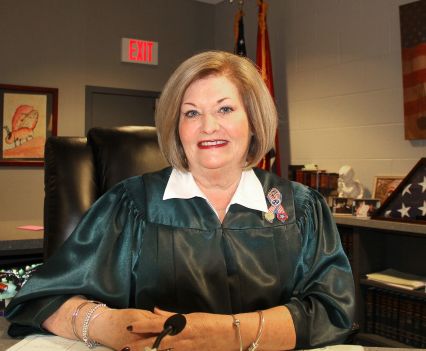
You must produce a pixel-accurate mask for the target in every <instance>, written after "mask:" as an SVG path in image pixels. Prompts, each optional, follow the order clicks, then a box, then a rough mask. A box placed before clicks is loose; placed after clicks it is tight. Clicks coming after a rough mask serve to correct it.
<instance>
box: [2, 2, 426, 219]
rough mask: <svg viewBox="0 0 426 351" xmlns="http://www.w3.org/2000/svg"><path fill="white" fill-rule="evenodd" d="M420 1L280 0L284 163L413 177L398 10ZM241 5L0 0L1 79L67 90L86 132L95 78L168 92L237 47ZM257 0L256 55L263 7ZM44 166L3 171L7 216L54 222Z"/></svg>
mask: <svg viewBox="0 0 426 351" xmlns="http://www.w3.org/2000/svg"><path fill="white" fill-rule="evenodd" d="M407 2H410V0H316V1H313V0H269V3H270V10H269V17H268V26H269V32H270V40H271V51H272V61H273V70H274V80H275V93H276V100H277V105H278V109H279V112H280V118H281V125H280V140H281V155H282V158H283V160H282V164H283V165H284V166H285V165H286V164H288V163H291V164H304V163H316V164H318V165H319V167H320V168H322V169H327V170H328V171H337V170H338V169H339V168H340V166H342V165H344V164H351V165H352V166H354V168H355V171H356V175H357V177H358V178H359V179H360V180H361V181H362V182H363V183H364V184H365V186H366V187H367V188H368V189H369V190H371V188H372V182H373V179H374V176H375V175H403V174H406V173H407V172H408V171H409V170H410V169H411V167H413V166H414V164H415V163H416V162H417V160H418V159H419V158H420V157H424V156H425V155H426V141H424V140H423V141H414V142H410V141H406V140H404V126H403V111H402V81H401V59H400V40H399V19H398V6H399V5H400V4H402V3H407ZM236 3H237V2H236V1H234V4H233V5H230V4H229V1H224V2H223V3H221V4H219V5H216V6H212V5H206V4H201V3H197V2H194V1H191V0H156V1H152V0H123V1H114V0H107V1H105V0H90V1H88V0H74V1H67V0H37V1H30V0H0V48H1V55H0V77H1V78H0V83H4V84H20V85H36V86H45V87H57V88H58V89H59V134H60V135H82V134H83V131H84V86H85V85H98V86H106V87H117V88H126V89H141V90H154V91H155V90H157V91H159V90H161V88H162V86H163V84H164V82H165V80H166V79H167V77H168V76H169V74H170V73H171V71H172V70H173V68H174V67H175V66H176V65H177V64H178V63H179V62H180V61H181V60H182V59H183V58H185V57H187V56H190V55H191V54H192V53H193V52H196V51H200V50H202V49H205V48H211V47H215V48H218V49H225V50H231V51H232V42H233V33H232V26H233V16H234V13H235V10H236ZM255 4H256V1H255V0H246V1H245V13H246V18H245V25H246V32H245V33H246V41H247V49H248V55H249V57H251V58H253V59H254V58H255V45H256V39H255V38H256V33H257V17H256V16H257V8H256V5H255ZM124 36H128V37H129V36H130V37H138V38H144V39H151V40H156V41H159V42H160V65H159V67H149V66H134V65H130V64H122V63H120V62H119V40H120V38H121V37H124ZM42 205H43V170H42V169H40V168H37V169H29V168H6V167H0V222H1V221H9V220H17V221H20V220H22V221H23V222H25V223H24V224H26V222H30V221H32V220H40V219H41V218H42V213H43V209H42Z"/></svg>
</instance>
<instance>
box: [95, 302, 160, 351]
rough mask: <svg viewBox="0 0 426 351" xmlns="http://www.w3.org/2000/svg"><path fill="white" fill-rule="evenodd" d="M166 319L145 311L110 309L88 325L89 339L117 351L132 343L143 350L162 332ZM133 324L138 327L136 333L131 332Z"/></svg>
mask: <svg viewBox="0 0 426 351" xmlns="http://www.w3.org/2000/svg"><path fill="white" fill-rule="evenodd" d="M166 319H167V317H164V316H161V315H156V314H154V313H152V312H149V311H145V310H138V309H121V310H114V309H110V310H107V311H105V312H103V313H102V315H101V316H99V318H97V319H95V320H94V321H93V322H91V323H90V337H91V338H93V339H94V340H96V341H98V342H99V343H101V344H102V345H105V346H108V347H111V348H113V349H114V350H118V351H120V350H122V349H123V348H125V347H127V346H128V345H129V344H130V345H131V344H134V343H137V344H138V347H139V349H140V350H143V349H144V347H145V346H149V347H150V346H152V342H151V341H152V340H153V339H155V337H156V335H158V334H159V333H160V332H161V331H162V330H163V325H164V322H165V321H166ZM135 323H137V324H138V325H139V326H140V327H139V329H138V333H134V332H131V329H132V326H133V325H134V324H135Z"/></svg>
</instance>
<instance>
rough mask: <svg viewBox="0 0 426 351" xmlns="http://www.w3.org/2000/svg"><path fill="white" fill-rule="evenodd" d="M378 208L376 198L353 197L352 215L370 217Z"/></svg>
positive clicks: (378, 201) (378, 202) (378, 203)
mask: <svg viewBox="0 0 426 351" xmlns="http://www.w3.org/2000/svg"><path fill="white" fill-rule="evenodd" d="M378 208H380V200H378V199H354V202H353V215H354V216H356V217H361V218H370V217H371V216H372V215H373V214H374V213H375V212H376V211H377V209H378Z"/></svg>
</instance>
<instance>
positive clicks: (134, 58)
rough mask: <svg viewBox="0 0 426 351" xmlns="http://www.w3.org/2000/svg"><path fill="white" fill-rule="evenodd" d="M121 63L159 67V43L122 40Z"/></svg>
mask: <svg viewBox="0 0 426 351" xmlns="http://www.w3.org/2000/svg"><path fill="white" fill-rule="evenodd" d="M121 61H122V62H131V63H142V64H145V65H158V42H156V41H148V40H141V39H129V38H121Z"/></svg>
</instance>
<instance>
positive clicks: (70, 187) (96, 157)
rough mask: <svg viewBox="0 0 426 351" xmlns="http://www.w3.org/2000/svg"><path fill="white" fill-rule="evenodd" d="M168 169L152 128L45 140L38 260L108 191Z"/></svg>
mask: <svg viewBox="0 0 426 351" xmlns="http://www.w3.org/2000/svg"><path fill="white" fill-rule="evenodd" d="M167 165H168V163H167V161H166V160H165V159H164V157H163V155H162V154H161V152H160V148H159V146H158V141H157V134H156V130H155V128H154V127H140V126H129V127H116V128H93V129H91V130H89V132H88V134H87V138H85V137H62V136H59V137H50V138H48V139H47V141H46V146H45V177H44V190H45V198H44V256H45V258H47V257H49V256H50V255H51V254H52V253H53V252H54V251H55V250H56V249H57V248H58V247H59V246H60V245H61V244H62V243H63V242H64V241H65V239H66V238H68V236H69V235H70V234H71V232H72V231H73V230H74V228H75V226H76V225H77V224H78V222H79V221H80V219H81V217H82V215H83V214H84V213H85V212H86V211H87V210H88V209H89V208H90V206H91V205H92V204H93V203H94V202H95V201H96V199H97V198H99V197H100V196H101V195H102V194H103V193H105V192H106V191H107V190H108V189H110V188H111V187H112V186H114V185H115V184H116V183H118V182H120V181H121V180H124V179H126V178H128V177H131V176H135V175H139V174H144V173H147V172H152V171H156V170H159V169H162V168H164V167H166V166H167Z"/></svg>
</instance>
